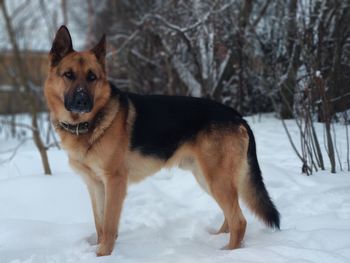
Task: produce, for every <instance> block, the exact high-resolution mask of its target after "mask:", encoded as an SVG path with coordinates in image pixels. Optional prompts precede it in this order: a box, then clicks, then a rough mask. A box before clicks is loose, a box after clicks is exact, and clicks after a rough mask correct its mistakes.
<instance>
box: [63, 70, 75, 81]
mask: <svg viewBox="0 0 350 263" xmlns="http://www.w3.org/2000/svg"><path fill="white" fill-rule="evenodd" d="M63 76H65V77H66V78H67V79H69V80H74V79H75V75H74V73H73V72H72V71H67V72H65V73H63Z"/></svg>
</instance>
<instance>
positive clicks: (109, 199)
mask: <svg viewBox="0 0 350 263" xmlns="http://www.w3.org/2000/svg"><path fill="white" fill-rule="evenodd" d="M103 182H104V185H105V209H104V218H103V227H102V241H101V243H100V245H99V248H98V250H97V256H106V255H110V254H111V253H112V251H113V247H114V242H115V239H116V236H117V234H118V225H119V218H120V214H121V211H122V206H123V201H124V198H125V195H126V187H127V174H126V172H119V173H117V174H114V175H107V176H105V177H104V180H103Z"/></svg>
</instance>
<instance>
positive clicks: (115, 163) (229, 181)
mask: <svg viewBox="0 0 350 263" xmlns="http://www.w3.org/2000/svg"><path fill="white" fill-rule="evenodd" d="M79 57H84V61H85V63H84V64H83V65H80V64H79V63H78V62H79ZM96 64H98V63H97V60H96V58H95V57H94V56H92V55H91V54H90V53H89V52H85V53H82V52H80V53H72V54H69V55H67V57H66V58H65V59H64V60H63V61H62V63H60V64H59V67H52V68H50V71H49V76H48V78H47V81H46V84H45V96H46V99H47V103H48V107H49V109H50V111H51V116H52V120H53V122H54V123H55V122H59V121H67V122H70V123H79V122H83V121H90V120H91V119H93V117H94V116H95V115H96V114H97V113H98V112H100V111H101V110H103V111H104V112H106V114H105V115H104V118H103V120H102V121H101V123H99V125H98V126H97V127H96V128H95V129H94V130H93V131H92V132H90V133H88V134H85V135H80V136H76V135H74V134H71V133H69V132H66V131H64V130H62V129H59V128H58V129H57V132H58V133H59V135H60V137H61V140H62V146H63V148H64V149H65V150H66V151H67V153H68V156H69V163H70V165H71V166H72V167H73V168H74V170H76V171H77V172H78V173H79V174H81V175H82V177H83V179H84V181H85V182H86V184H87V186H88V190H89V194H90V197H91V203H92V207H93V213H94V218H95V225H96V231H97V238H98V243H99V248H98V251H97V255H99V256H102V255H109V254H110V253H111V252H112V250H113V247H114V242H115V238H116V236H117V233H118V223H119V218H120V214H121V210H122V204H123V200H124V198H125V195H126V189H127V183H128V182H138V181H140V180H142V179H144V178H146V177H147V176H150V175H152V174H154V173H155V172H157V171H159V170H160V169H161V168H163V167H172V166H180V167H182V168H184V169H187V170H190V171H192V172H193V174H194V176H195V177H196V180H197V181H198V183H199V184H200V185H201V187H202V188H203V189H204V190H205V191H206V192H208V193H209V194H210V195H212V196H213V198H214V199H215V200H216V201H217V203H218V204H219V206H220V207H221V209H222V210H223V212H224V215H225V222H224V224H223V226H222V227H221V229H220V231H219V232H229V233H230V241H229V244H228V245H227V248H229V249H233V248H237V247H239V245H240V242H241V241H242V239H243V236H244V233H245V228H246V220H245V218H244V216H243V214H242V212H241V209H240V207H239V203H238V192H239V191H240V189H239V187H240V185H242V184H244V183H245V180H244V177H245V176H246V174H247V147H248V135H247V131H246V129H245V128H244V127H243V126H240V127H236V128H231V129H229V128H220V127H214V126H213V127H212V129H210V131H203V132H200V133H199V134H198V135H197V137H196V138H195V140H194V141H192V142H191V143H186V144H184V145H182V146H181V147H180V148H179V149H178V150H177V151H176V152H175V153H174V155H173V156H172V157H171V158H170V159H169V160H168V161H167V162H164V161H162V160H159V159H157V158H155V157H147V156H144V155H142V154H141V153H140V152H138V151H131V150H130V147H129V143H130V136H131V131H132V128H133V122H134V119H135V116H136V115H135V114H136V112H135V110H134V107H133V105H132V104H131V102H129V105H130V106H129V108H128V110H127V109H125V108H122V107H120V106H119V105H118V103H116V102H113V100H109V96H110V91H109V87H108V83H107V80H106V75H105V73H104V71H103V70H102V69H101V68H99V66H96ZM90 67H94V70H95V71H96V72H98V74H99V81H97V83H96V84H95V86H94V87H93V89H92V92H93V97H94V108H93V110H92V112H90V113H84V114H72V113H71V112H68V111H67V110H66V109H65V107H64V104H63V94H64V92H66V91H67V86H68V87H69V85H68V84H67V83H64V79H63V78H62V77H60V72H61V71H62V70H64V69H65V68H74V69H75V70H76V71H81V72H86V71H87V70H88V68H90Z"/></svg>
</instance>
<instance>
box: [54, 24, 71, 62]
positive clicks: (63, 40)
mask: <svg viewBox="0 0 350 263" xmlns="http://www.w3.org/2000/svg"><path fill="white" fill-rule="evenodd" d="M73 51H74V50H73V44H72V38H71V36H70V34H69V31H68V28H67V27H66V26H61V27H60V29H58V31H57V33H56V36H55V39H54V41H53V43H52V47H51V50H50V55H51V67H54V66H57V64H58V63H59V62H60V61H61V59H62V58H64V57H65V56H66V55H68V54H69V53H71V52H73Z"/></svg>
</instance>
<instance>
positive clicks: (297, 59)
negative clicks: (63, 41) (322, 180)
mask: <svg viewBox="0 0 350 263" xmlns="http://www.w3.org/2000/svg"><path fill="white" fill-rule="evenodd" d="M0 8H1V15H0V28H1V31H0V69H1V70H0V105H1V104H2V107H0V113H2V114H6V116H7V118H6V119H5V120H2V124H3V125H2V126H3V129H8V132H9V134H11V136H19V135H18V133H19V132H18V127H19V126H20V128H21V129H22V128H23V125H20V124H18V122H16V115H15V114H17V113H22V112H29V113H30V114H31V116H32V124H31V125H30V127H27V128H28V129H29V130H30V131H31V132H32V133H33V138H34V141H35V142H36V146H37V148H38V149H39V151H40V153H41V156H42V159H43V163H44V166H46V167H45V172H46V173H50V171H49V170H50V169H49V167H48V164H46V165H45V163H47V161H45V160H46V159H47V157H45V155H46V154H45V150H46V149H47V148H48V147H49V146H52V144H54V145H55V144H57V143H56V142H55V139H54V138H53V137H54V135H53V133H52V129H51V128H50V127H49V128H48V129H46V130H47V134H40V129H39V126H43V125H45V124H41V122H42V120H41V119H40V116H41V115H40V114H38V113H39V112H43V111H45V109H46V108H45V102H44V101H43V95H42V90H43V89H42V84H43V82H44V80H45V77H46V70H47V52H48V50H49V49H50V46H51V41H52V39H53V36H54V34H55V32H56V30H57V28H58V27H59V26H60V25H61V24H66V25H67V26H68V27H69V28H70V30H71V31H72V33H73V34H72V35H73V43H74V45H75V48H76V49H78V50H81V49H85V48H90V47H92V46H93V45H94V44H95V43H96V42H97V41H98V39H99V37H101V35H102V34H103V33H106V34H107V38H108V54H107V64H108V72H109V76H110V80H111V81H113V82H114V83H115V84H116V85H117V86H118V87H119V88H121V89H123V90H129V91H133V92H138V93H142V94H150V93H153V94H154V93H156V94H168V95H172V94H178V95H179V94H180V95H189V96H196V97H209V98H212V99H214V100H217V101H220V102H223V103H225V104H227V105H229V106H232V107H234V108H235V109H237V110H238V111H240V112H241V113H242V114H243V115H252V114H257V113H264V112H275V113H276V116H278V118H281V120H282V122H283V124H284V125H285V122H284V121H283V120H284V119H291V118H293V119H295V120H296V122H297V124H298V127H299V130H300V141H301V142H300V145H301V146H300V147H299V146H296V145H295V144H296V143H297V144H298V145H299V142H293V141H291V143H292V146H293V148H294V150H295V152H296V154H297V155H298V157H299V159H300V160H301V163H302V170H303V172H305V173H307V174H310V173H311V172H312V171H313V170H317V169H319V168H320V169H324V161H323V159H324V158H325V157H324V156H322V153H321V150H320V148H321V147H322V145H321V146H320V145H319V139H318V138H317V134H316V133H315V129H314V122H316V121H320V122H322V123H324V127H325V129H324V136H325V137H326V140H325V144H326V145H325V147H326V148H327V155H328V157H326V158H329V160H330V163H331V170H332V172H335V171H336V166H337V157H338V162H339V166H340V168H341V169H343V167H342V164H341V161H340V160H339V156H337V145H336V141H335V140H336V138H335V134H334V127H332V125H333V124H332V123H334V122H341V123H342V124H344V125H345V126H346V131H347V125H348V121H347V119H348V116H347V110H348V108H349V107H350V86H349V85H348V83H349V81H350V62H349V60H350V2H349V1H340V0H324V1H320V0H278V1H271V0H257V1H252V0H215V1H211V0H193V1H181V0H176V1H173V0H168V1H162V0H142V1H138V0H119V1H116V0H103V1H97V0H87V1H85V0H84V1H83V0H75V1H68V0H54V1H44V0H14V1H6V0H0ZM8 116H11V117H8ZM9 118H10V119H9ZM44 121H47V120H44ZM5 126H6V127H5ZM285 129H286V132H287V134H288V127H287V126H286V125H285ZM50 133H51V135H50ZM289 137H290V136H289ZM44 138H46V139H44ZM346 138H348V135H347V134H346ZM43 140H44V141H43ZM347 142H348V141H347ZM348 148H349V147H347V149H348ZM347 151H348V152H347V156H349V150H347ZM347 168H348V169H350V165H349V157H347ZM344 169H345V168H344Z"/></svg>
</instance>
